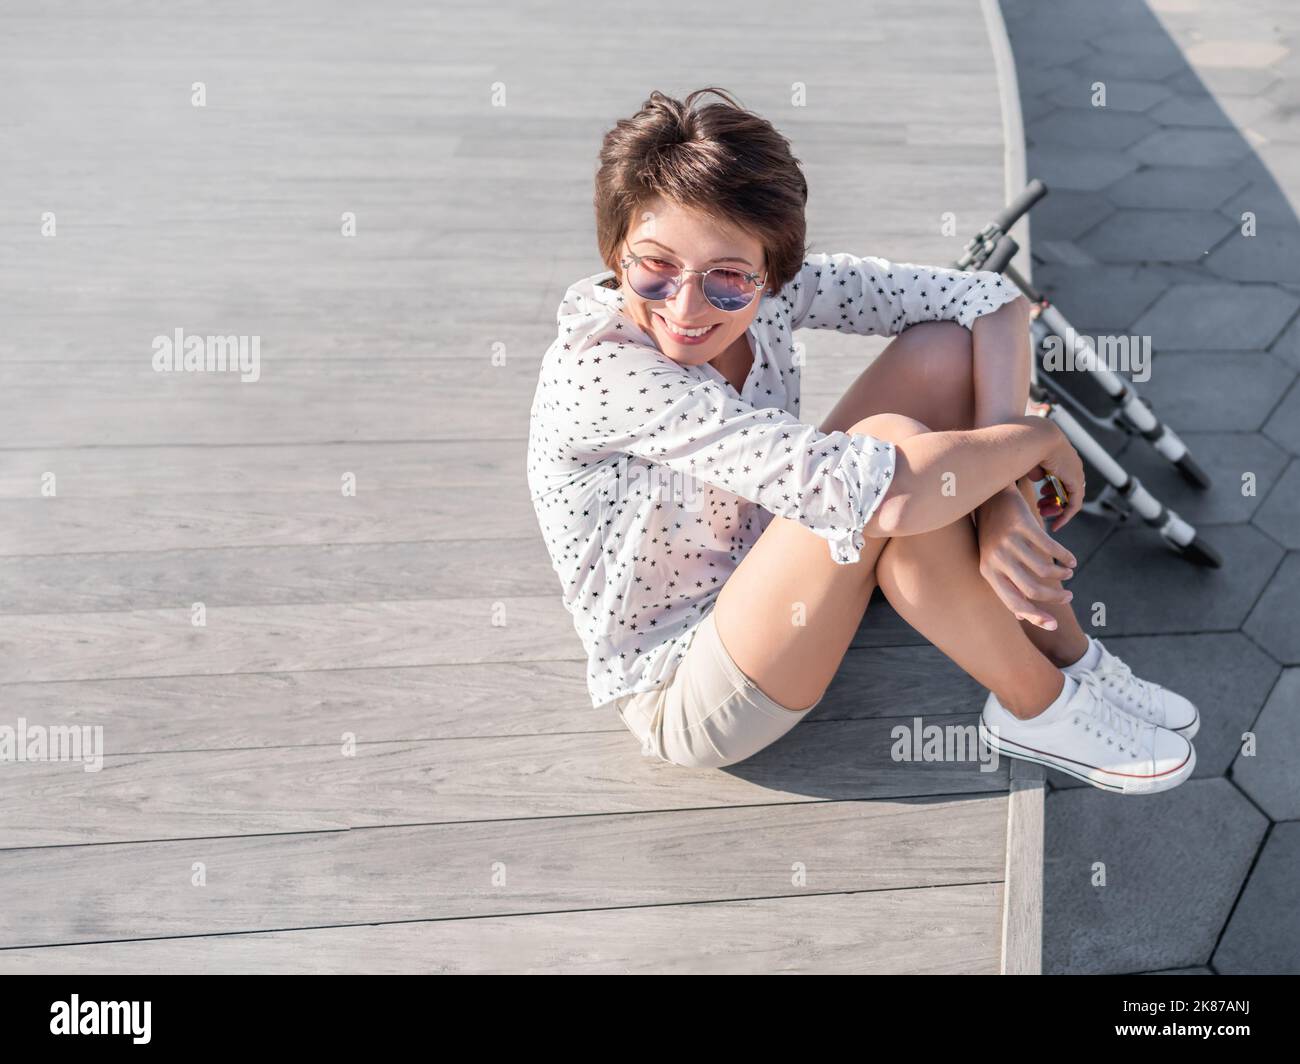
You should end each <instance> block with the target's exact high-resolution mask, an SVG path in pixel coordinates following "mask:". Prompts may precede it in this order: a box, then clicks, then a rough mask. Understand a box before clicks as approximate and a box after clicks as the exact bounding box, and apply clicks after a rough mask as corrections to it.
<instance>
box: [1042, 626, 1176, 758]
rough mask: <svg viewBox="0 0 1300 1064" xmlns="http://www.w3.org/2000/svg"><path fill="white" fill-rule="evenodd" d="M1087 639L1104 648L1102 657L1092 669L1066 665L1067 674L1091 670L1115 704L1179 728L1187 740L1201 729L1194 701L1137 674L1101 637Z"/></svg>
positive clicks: (1156, 722) (1073, 674)
mask: <svg viewBox="0 0 1300 1064" xmlns="http://www.w3.org/2000/svg"><path fill="white" fill-rule="evenodd" d="M1088 639H1089V640H1090V641H1091V642H1093V643H1096V644H1097V646H1098V648H1099V649H1100V650H1101V660H1100V661H1099V662H1098V663H1097V664H1096V665H1095V666H1093V667H1092V668H1091V669H1087V670H1083V669H1080V670H1079V671H1078V672H1074V671H1071V670H1072V666H1067V667H1066V669H1065V673H1066V675H1067V676H1073V677H1075V678H1076V679H1078V678H1079V676H1080V675H1082V673H1083V672H1085V671H1087V672H1091V673H1092V674H1093V675H1095V676H1096V677H1097V679H1098V680H1100V681H1101V687H1102V692H1103V693H1104V694H1105V695H1106V697H1107V698H1108V699H1109V700H1110V701H1111V703H1112V704H1113V705H1116V706H1119V708H1120V709H1122V710H1124V711H1126V712H1127V713H1130V714H1131V715H1133V716H1135V717H1141V718H1142V719H1143V720H1145V721H1148V722H1150V723H1151V724H1155V725H1157V726H1158V727H1161V728H1168V729H1169V730H1170V731H1176V732H1177V733H1178V734H1179V735H1181V736H1183V738H1185V739H1190V738H1192V736H1194V735H1195V734H1196V733H1197V732H1198V731H1200V728H1201V715H1200V713H1199V712H1197V709H1196V707H1195V706H1194V705H1192V703H1191V702H1189V701H1188V700H1187V699H1185V698H1184V697H1183V696H1182V695H1180V694H1175V693H1174V692H1173V691H1170V690H1168V689H1167V688H1164V687H1161V686H1160V685H1159V684H1158V683H1152V682H1151V681H1150V680H1143V679H1140V678H1139V677H1137V676H1134V675H1133V670H1132V669H1130V668H1129V667H1128V665H1127V664H1126V663H1125V662H1124V661H1122V660H1121V659H1120V658H1119V657H1118V656H1117V655H1115V654H1112V653H1111V652H1110V651H1109V650H1107V649H1106V647H1105V644H1103V643H1102V641H1101V640H1100V639H1096V638H1094V637H1093V636H1089V637H1088Z"/></svg>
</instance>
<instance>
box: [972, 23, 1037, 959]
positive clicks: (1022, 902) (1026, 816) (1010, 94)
mask: <svg viewBox="0 0 1300 1064" xmlns="http://www.w3.org/2000/svg"><path fill="white" fill-rule="evenodd" d="M980 9H981V11H982V12H983V15H984V25H985V27H986V29H987V31H988V38H989V45H990V46H991V48H992V50H993V67H994V70H995V72H996V74H997V79H998V98H999V100H1000V101H1001V105H1002V141H1003V151H1004V156H1003V160H1004V161H1003V174H1004V179H1005V183H1006V194H1005V197H1004V199H1005V201H1006V202H1008V203H1009V202H1011V200H1012V199H1013V198H1014V197H1015V196H1016V195H1018V194H1019V193H1020V191H1021V189H1023V188H1024V187H1025V185H1026V184H1027V183H1028V177H1027V175H1026V172H1025V130H1024V121H1023V118H1022V116H1021V113H1020V86H1019V84H1018V82H1017V80H1016V63H1015V57H1014V55H1013V54H1012V51H1011V39H1010V38H1009V37H1008V36H1007V26H1006V22H1004V21H1003V18H1002V9H1001V8H1000V7H999V6H998V0H980ZM1011 233H1012V236H1013V237H1014V238H1015V240H1016V242H1017V243H1018V244H1019V245H1020V250H1019V251H1018V252H1017V253H1016V256H1015V258H1014V259H1013V260H1012V261H1013V262H1014V263H1015V265H1016V269H1017V270H1018V271H1019V272H1020V274H1021V275H1022V276H1023V277H1025V278H1030V277H1031V273H1030V267H1031V264H1030V260H1029V218H1028V217H1027V216H1026V217H1024V218H1021V219H1020V221H1018V222H1017V223H1016V224H1015V225H1014V226H1012V227H1011ZM1046 789H1047V788H1046V778H1045V775H1044V773H1043V769H1042V767H1041V766H1039V765H1034V764H1031V763H1029V762H1027V761H1021V760H1019V759H1016V760H1014V761H1013V762H1012V763H1011V794H1010V796H1009V798H1008V800H1007V866H1006V873H1005V877H1006V882H1005V884H1004V889H1003V892H1002V961H1001V968H1000V971H1001V973H1002V974H1003V975H1040V974H1042V970H1043V812H1044V810H1043V805H1044V800H1045V791H1046Z"/></svg>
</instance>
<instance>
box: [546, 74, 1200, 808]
mask: <svg viewBox="0 0 1300 1064" xmlns="http://www.w3.org/2000/svg"><path fill="white" fill-rule="evenodd" d="M709 94H712V95H714V96H716V97H717V100H716V101H714V102H711V103H709V104H708V105H707V106H702V107H696V106H695V105H696V103H697V101H698V100H700V98H701V97H705V96H707V95H709ZM807 196H808V192H807V184H806V182H805V179H804V176H803V172H802V170H801V169H800V166H799V163H798V160H797V159H795V158H794V156H793V155H792V154H791V151H790V145H789V143H788V141H787V140H786V139H785V138H784V137H783V136H781V134H780V133H778V132H777V131H776V129H774V128H773V127H772V125H771V124H770V123H769V122H768V121H766V120H765V119H763V118H761V117H760V116H758V115H755V114H753V113H752V112H749V111H747V110H744V109H742V108H741V107H740V106H739V105H738V104H737V103H736V102H735V101H734V100H733V99H732V97H731V96H730V95H728V94H727V93H725V92H723V91H722V90H720V89H702V90H699V91H697V92H693V93H691V94H690V95H689V96H687V97H686V99H685V101H678V100H675V99H672V98H670V97H667V96H664V95H663V94H661V93H658V92H656V93H653V94H652V95H651V96H650V98H649V99H648V100H647V101H646V102H645V104H644V105H643V106H642V109H641V110H640V111H638V112H637V114H635V115H634V116H633V117H631V118H628V119H624V120H622V121H620V122H618V123H617V125H616V126H615V127H614V129H612V130H611V131H610V132H609V133H608V134H607V135H606V137H605V140H604V144H603V146H602V149H601V153H600V168H599V171H598V173H597V176H596V195H595V207H596V226H597V238H598V241H599V245H600V252H601V255H602V258H603V259H604V261H605V264H606V266H607V267H608V269H607V270H606V271H605V272H603V273H599V274H596V275H593V276H591V277H587V278H584V279H582V280H580V281H577V282H576V283H574V284H573V285H572V286H571V287H570V288H569V289H568V291H567V292H566V294H565V296H564V299H563V301H562V302H561V304H560V307H559V311H558V315H557V319H558V323H559V330H558V335H557V336H556V339H555V342H554V343H553V344H552V345H551V347H550V348H549V349H548V350H547V352H546V355H545V357H544V359H543V362H542V367H541V372H540V376H539V379H538V384H537V390H536V393H535V396H534V400H533V407H532V415H531V423H530V432H529V445H528V478H529V485H530V489H531V494H532V499H533V504H534V508H535V510H536V513H537V518H538V522H539V524H540V526H541V529H542V532H543V534H544V536H545V539H546V544H547V548H548V550H549V552H550V555H551V559H552V562H553V564H554V567H555V569H556V572H557V573H558V574H559V576H560V579H561V582H562V588H563V594H564V601H565V605H566V607H567V609H568V610H569V612H570V613H571V614H572V616H573V620H574V624H575V627H576V628H577V631H578V633H579V635H580V636H581V638H582V640H583V643H584V646H585V647H586V650H587V654H588V671H587V682H588V687H589V689H590V693H591V698H592V703H593V705H595V706H599V707H603V708H604V709H605V710H606V711H611V708H612V710H616V711H617V712H618V713H619V715H620V717H621V719H622V720H623V721H624V723H625V724H626V725H627V726H628V728H629V729H630V730H631V731H632V732H633V734H634V735H636V736H637V737H638V738H639V739H640V740H641V742H642V748H643V750H644V751H645V753H646V754H647V755H650V756H654V757H658V758H660V759H663V760H665V761H669V762H672V763H675V764H679V765H687V766H697V767H703V766H714V767H716V766H721V765H730V764H734V763H735V762H738V761H741V760H743V759H744V758H747V757H749V756H751V755H752V754H754V753H755V752H757V751H758V750H760V749H762V748H763V747H765V746H767V745H768V744H770V743H772V742H774V741H775V740H777V739H778V738H780V737H781V736H782V735H784V734H785V733H786V732H787V731H789V730H790V729H791V728H793V727H794V726H795V725H796V724H797V723H798V722H799V721H800V720H802V719H803V718H804V717H805V716H806V715H807V713H808V711H809V710H810V709H812V708H813V707H814V706H816V705H817V704H818V703H819V702H820V701H821V699H822V697H823V695H824V693H825V690H826V688H827V686H828V685H829V684H830V682H831V680H832V678H833V677H834V676H835V673H836V671H837V669H838V668H839V665H840V662H841V659H842V658H843V656H844V653H845V651H846V650H847V649H848V647H849V644H850V642H851V640H852V639H853V636H854V633H855V632H856V630H857V628H858V626H859V624H860V622H861V620H862V617H863V613H864V611H865V610H866V608H867V603H868V600H869V599H870V597H871V594H872V591H873V589H874V588H875V587H876V585H877V584H878V585H879V586H880V588H881V589H882V591H883V592H884V594H885V596H886V597H887V598H888V600H889V601H890V603H891V604H892V605H893V606H894V607H895V609H896V610H897V611H898V613H899V614H900V615H901V616H902V617H903V618H904V619H905V620H906V621H907V622H908V623H909V624H910V625H912V627H913V628H915V629H916V630H917V631H918V632H920V633H921V634H922V635H924V636H925V638H926V639H928V640H930V642H932V643H933V644H934V645H935V646H936V647H938V648H939V649H940V650H942V651H943V652H944V653H945V654H946V655H948V657H950V658H951V659H952V660H953V661H954V662H956V663H957V664H958V665H959V666H960V667H961V668H962V669H964V670H965V671H966V672H967V673H969V674H970V675H971V676H972V677H974V678H975V679H976V680H977V681H978V682H979V683H980V684H981V685H983V686H984V687H987V688H988V689H989V692H990V693H989V695H988V699H987V701H986V703H985V706H984V709H983V715H982V718H981V729H980V730H981V735H982V736H983V737H984V739H985V741H986V742H988V743H989V744H991V745H992V746H994V747H995V748H996V749H997V750H999V751H1000V752H1001V753H1003V754H1006V755H1008V756H1011V757H1022V758H1026V759H1028V760H1031V761H1037V762H1040V763H1042V764H1047V765H1052V766H1054V767H1056V768H1058V769H1061V770H1062V771H1065V772H1068V773H1070V774H1072V775H1074V776H1077V777H1078V778H1080V779H1083V780H1086V781H1087V782H1089V783H1091V784H1093V785H1094V786H1098V787H1103V788H1106V789H1108V790H1113V791H1117V792H1120V793H1145V792H1153V791H1159V790H1165V789H1167V788H1169V787H1173V786H1176V785H1177V784H1178V783H1181V782H1182V781H1183V780H1184V779H1186V778H1187V777H1188V776H1189V775H1190V774H1191V772H1192V768H1193V766H1194V765H1195V760H1196V757H1195V750H1194V749H1193V747H1192V745H1191V743H1190V742H1189V739H1190V738H1191V736H1192V735H1193V734H1194V733H1195V730H1196V728H1197V726H1198V714H1197V711H1196V709H1195V707H1194V706H1193V705H1192V704H1191V703H1190V702H1189V701H1187V700H1186V699H1185V698H1182V697H1181V696H1179V695H1177V694H1174V693H1173V692H1171V691H1168V690H1166V689H1165V688H1162V687H1159V686H1158V685H1156V684H1153V683H1150V682H1148V681H1144V680H1141V679H1139V678H1137V677H1136V676H1134V675H1133V673H1132V672H1131V670H1130V669H1129V668H1128V667H1127V666H1126V665H1125V664H1124V663H1123V662H1122V661H1121V660H1120V659H1119V658H1118V657H1116V656H1115V655H1113V654H1111V653H1110V652H1109V651H1108V650H1107V649H1106V648H1105V647H1104V646H1102V644H1101V643H1100V641H1098V640H1096V639H1094V638H1091V637H1089V636H1087V635H1086V634H1085V633H1084V632H1083V630H1082V629H1081V628H1080V626H1079V623H1078V621H1077V620H1076V618H1075V616H1074V612H1073V609H1072V608H1071V606H1070V599H1071V594H1070V592H1069V591H1067V590H1065V589H1064V587H1063V586H1062V581H1063V580H1068V579H1069V578H1070V577H1071V576H1072V575H1073V569H1074V565H1075V559H1074V557H1073V555H1072V554H1071V553H1070V551H1068V550H1066V549H1065V548H1064V547H1063V546H1061V545H1060V544H1058V543H1057V542H1055V540H1053V539H1052V537H1051V536H1050V535H1048V532H1047V530H1046V528H1045V527H1044V526H1045V520H1044V519H1047V518H1055V524H1054V525H1052V531H1056V530H1059V529H1060V528H1061V527H1062V526H1064V525H1065V524H1066V523H1067V522H1068V521H1069V520H1070V519H1071V518H1072V517H1073V516H1074V514H1075V513H1077V512H1078V510H1079V507H1080V505H1081V503H1082V501H1083V491H1084V477H1083V467H1082V463H1081V462H1080V460H1079V457H1078V455H1077V454H1076V453H1075V451H1074V449H1073V448H1072V447H1071V446H1070V444H1069V442H1068V440H1067V439H1066V437H1065V436H1064V434H1063V433H1062V432H1061V431H1060V429H1058V428H1057V427H1056V425H1055V424H1054V423H1053V422H1051V421H1049V420H1047V419H1045V418H1040V417H1034V416H1025V409H1026V405H1027V402H1028V393H1029V372H1030V358H1031V351H1030V348H1029V341H1028V337H1029V329H1028V312H1029V307H1028V301H1027V300H1026V299H1025V298H1024V297H1023V296H1021V295H1020V294H1019V293H1018V292H1017V291H1016V290H1015V289H1014V286H1013V285H1011V284H1010V283H1009V282H1004V280H1003V279H1002V277H1000V276H999V275H998V274H996V273H992V272H987V271H956V270H950V269H944V268H941V267H935V266H924V265H916V264H912V263H894V262H889V261H887V260H884V259H881V258H876V257H859V256H856V255H852V254H847V253H837V254H824V253H820V254H809V253H808V251H807V249H806V246H805V236H806V229H805V221H804V209H805V204H806V202H807ZM799 328H821V329H836V330H839V331H841V332H851V333H859V334H864V335H888V336H894V337H896V339H894V340H893V341H892V342H891V343H890V344H889V345H888V347H886V348H885V350H884V352H883V353H882V354H881V355H880V357H879V358H878V359H877V360H876V361H875V362H874V363H873V364H872V365H871V366H870V367H869V368H868V369H866V370H865V371H864V372H863V373H862V374H861V375H860V376H859V377H858V379H857V380H856V381H855V382H854V383H853V384H852V386H851V387H850V388H849V389H848V390H847V391H846V392H845V393H844V395H843V397H842V398H841V399H840V400H839V401H838V403H837V404H836V405H835V407H834V409H833V410H832V411H831V413H830V415H829V416H828V417H827V418H826V419H825V420H824V421H823V422H822V424H821V425H820V426H817V427H814V426H812V425H809V424H806V423H804V422H803V421H801V420H800V419H799V388H800V377H801V368H802V361H803V359H802V355H801V352H800V348H799V347H797V346H796V344H795V342H794V332H795V330H796V329H799ZM1047 474H1052V475H1054V476H1056V477H1057V478H1059V480H1060V481H1061V483H1062V484H1063V485H1064V487H1065V489H1066V493H1067V495H1068V503H1067V505H1066V506H1064V507H1061V506H1057V505H1054V504H1053V503H1052V501H1051V499H1052V496H1051V495H1050V494H1049V493H1050V487H1049V486H1045V489H1044V491H1045V497H1043V498H1039V497H1037V495H1036V493H1035V491H1034V488H1033V483H1034V482H1035V481H1038V480H1043V479H1045V477H1046V475H1047ZM972 519H973V520H972Z"/></svg>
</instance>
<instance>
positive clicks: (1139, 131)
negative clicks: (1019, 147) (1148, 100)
mask: <svg viewBox="0 0 1300 1064" xmlns="http://www.w3.org/2000/svg"><path fill="white" fill-rule="evenodd" d="M1158 128H1159V126H1158V125H1157V124H1156V123H1155V122H1152V121H1151V119H1149V118H1147V117H1146V116H1145V115H1141V114H1131V113H1125V112H1123V111H1111V110H1110V109H1109V108H1105V107H1092V108H1084V107H1063V108H1060V109H1058V110H1057V111H1055V112H1053V113H1052V114H1051V115H1049V116H1048V117H1046V118H1040V119H1039V120H1038V121H1036V122H1031V123H1029V125H1028V126H1026V127H1025V133H1026V135H1027V137H1028V139H1029V141H1030V142H1032V143H1033V144H1064V145H1068V146H1073V147H1076V148H1110V149H1112V150H1114V151H1118V150H1119V149H1120V148H1127V147H1128V146H1129V145H1130V144H1136V143H1137V142H1138V141H1139V140H1141V139H1142V138H1143V137H1145V136H1147V135H1148V134H1149V133H1151V132H1153V131H1154V130H1156V129H1158Z"/></svg>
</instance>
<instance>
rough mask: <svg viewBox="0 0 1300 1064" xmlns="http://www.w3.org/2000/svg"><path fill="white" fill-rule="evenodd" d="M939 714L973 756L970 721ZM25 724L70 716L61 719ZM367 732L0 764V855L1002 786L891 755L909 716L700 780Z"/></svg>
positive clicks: (533, 744)
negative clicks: (279, 743)
mask: <svg viewBox="0 0 1300 1064" xmlns="http://www.w3.org/2000/svg"><path fill="white" fill-rule="evenodd" d="M941 720H942V722H943V724H944V725H945V726H948V727H953V728H958V729H961V735H962V739H963V741H964V742H966V743H967V744H968V746H967V748H968V749H969V750H970V751H971V756H972V757H974V756H977V754H978V752H977V749H976V747H974V746H973V745H970V744H971V743H973V742H974V740H973V735H974V727H975V722H976V716H975V715H973V714H966V715H954V716H945V717H943V718H941ZM32 723H33V724H36V723H39V724H42V725H45V726H55V725H72V724H76V723H78V722H77V721H76V720H75V715H74V714H72V713H68V714H65V715H62V716H60V717H58V718H56V719H55V720H52V721H40V722H32ZM922 723H924V722H922ZM366 726H367V718H366V717H365V716H359V717H358V718H357V720H356V723H355V725H354V727H352V728H350V729H348V730H347V731H346V732H343V733H330V732H325V731H323V730H322V732H321V733H320V735H319V738H318V742H319V745H314V746H297V747H288V748H263V749H258V750H239V749H235V750H208V751H194V752H180V753H174V754H125V753H124V754H118V753H117V752H116V749H115V746H114V741H113V733H112V731H111V730H109V729H107V728H106V729H105V731H104V733H103V745H104V748H105V749H106V750H107V754H106V756H104V757H103V758H102V762H101V767H100V768H99V769H98V770H88V769H92V765H93V762H92V763H91V764H88V765H83V764H82V763H81V762H78V761H74V760H67V761H53V760H43V761H18V762H14V763H12V764H10V765H9V766H8V767H7V768H6V770H5V772H4V774H3V776H0V802H3V805H4V808H5V811H6V818H5V823H4V824H0V849H8V848H13V847H20V846H61V845H70V844H79V843H97V844H102V843H107V842H139V841H144V840H151V839H163V838H198V837H205V836H214V835H255V834H270V833H284V832H300V831H339V830H343V829H347V828H362V827H378V826H383V825H394V824H414V823H447V822H450V821H458V820H492V819H510V818H513V817H517V816H520V815H527V816H533V817H539V816H572V817H583V816H590V815H594V814H596V813H601V812H605V813H616V812H628V811H635V812H640V811H643V810H646V809H702V808H716V807H719V806H727V805H761V804H768V803H788V802H791V801H808V800H819V801H824V800H842V799H863V798H900V797H914V796H918V795H927V794H989V793H996V792H999V791H1000V792H1003V793H1004V794H1005V792H1006V790H1007V789H1008V776H1007V766H1006V762H1005V760H1002V761H1000V762H999V763H998V765H997V767H996V768H993V766H992V765H991V764H990V765H987V766H985V765H981V764H979V763H977V762H976V761H974V760H968V761H964V762H959V761H957V760H946V761H916V762H903V761H895V760H893V758H892V757H891V751H892V750H893V748H894V746H895V744H896V742H897V739H898V732H896V728H902V729H904V731H903V734H904V735H907V734H910V733H911V732H912V731H913V729H914V728H915V720H914V718H913V717H911V716H909V717H906V718H881V719H867V720H828V721H811V720H810V721H805V722H803V723H801V725H800V726H799V727H798V728H797V729H795V731H794V732H791V734H790V735H788V736H785V737H784V738H783V739H782V741H781V742H779V743H775V744H773V745H772V746H770V747H768V748H767V749H765V750H763V751H761V752H760V753H758V754H756V755H754V756H753V757H752V758H748V759H746V760H745V761H744V762H741V763H740V764H738V765H734V766H731V768H730V769H729V770H727V771H715V772H705V771H693V770H690V769H683V768H681V767H679V766H677V765H670V764H668V763H666V762H660V761H657V760H655V759H653V758H650V757H646V756H644V755H643V754H642V753H641V751H640V748H639V746H638V745H637V744H636V741H635V739H634V738H633V737H632V736H631V735H630V733H628V732H626V731H625V732H623V733H622V734H619V733H617V732H573V733H569V734H563V733H561V734H553V735H507V736H488V735H484V736H477V737H474V738H471V739H449V740H435V741H427V742H391V743H387V742H374V743H372V742H370V741H369V739H368V734H367V731H366ZM353 746H355V750H353V749H352V747H353ZM809 766H815V771H810V770H809ZM986 768H988V769H992V771H985V769H986Z"/></svg>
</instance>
